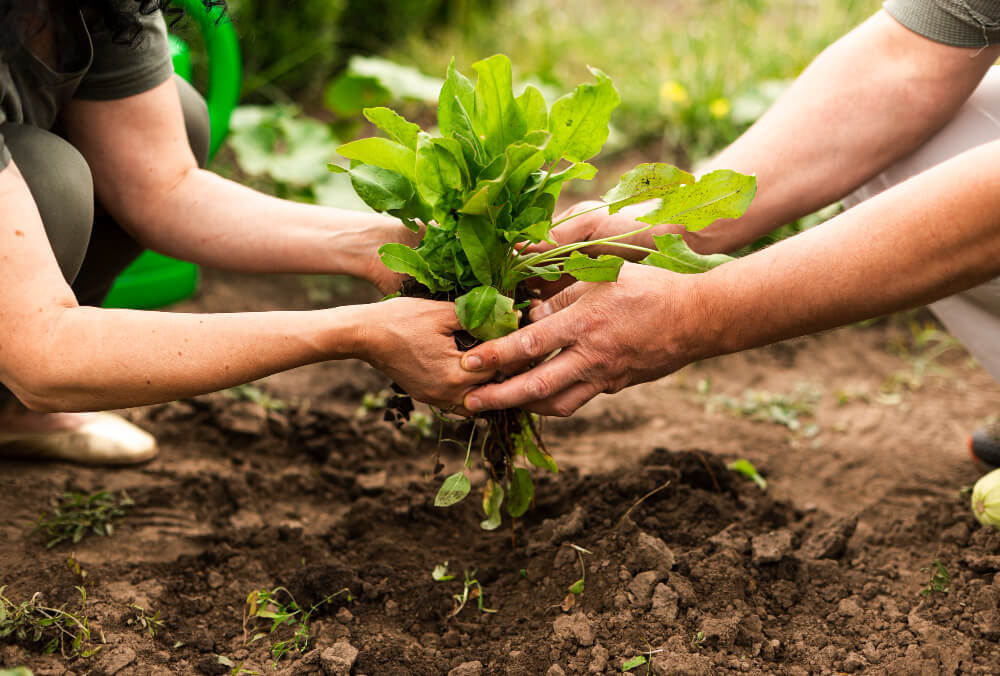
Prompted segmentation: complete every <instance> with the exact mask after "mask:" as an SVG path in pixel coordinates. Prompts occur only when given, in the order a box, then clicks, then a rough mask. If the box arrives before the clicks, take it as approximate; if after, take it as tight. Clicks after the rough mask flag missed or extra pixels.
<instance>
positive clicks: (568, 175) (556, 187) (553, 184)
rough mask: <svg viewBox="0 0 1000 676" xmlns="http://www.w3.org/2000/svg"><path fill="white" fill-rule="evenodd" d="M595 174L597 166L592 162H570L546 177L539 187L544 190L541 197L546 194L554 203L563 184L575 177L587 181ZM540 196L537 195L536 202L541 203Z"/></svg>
mask: <svg viewBox="0 0 1000 676" xmlns="http://www.w3.org/2000/svg"><path fill="white" fill-rule="evenodd" d="M596 175H597V167H595V166H594V165H592V164H587V163H586V162H577V163H576V164H572V165H570V166H569V167H567V168H565V169H563V170H562V171H560V172H558V173H555V174H552V175H551V176H549V177H548V180H546V181H545V185H544V186H542V187H541V189H542V190H543V191H544V194H543V195H542V197H545V196H546V195H548V196H550V197H551V199H552V203H553V205H554V204H555V202H556V200H558V199H559V193H560V192H562V189H563V186H564V184H566V183H568V182H570V181H574V180H576V179H581V180H584V181H589V180H590V179H592V178H594V176H596ZM542 197H539V199H538V200H537V201H536V204H539V205H541V203H542Z"/></svg>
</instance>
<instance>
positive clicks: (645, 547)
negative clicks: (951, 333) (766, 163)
mask: <svg viewBox="0 0 1000 676" xmlns="http://www.w3.org/2000/svg"><path fill="white" fill-rule="evenodd" d="M238 282H239V280H238V278H232V277H229V276H226V277H218V278H215V279H214V283H215V284H216V285H221V287H223V288H224V287H226V285H231V284H236V283H238ZM212 283H213V278H211V277H210V278H209V284H210V288H211V284H212ZM282 284H286V285H287V284H289V281H288V280H287V279H285V280H283V281H282ZM214 298H215V296H213V295H212V294H211V293H209V295H207V297H205V298H203V299H202V300H200V301H198V302H197V303H194V304H189V305H188V306H187V309H189V308H191V307H194V308H196V309H202V310H205V309H208V310H212V309H215V306H214V305H213V303H214V300H213V299H214ZM297 302H298V301H297V300H296V299H295V298H292V299H289V298H287V297H285V298H282V299H281V300H279V301H275V303H276V304H285V305H296V304H297ZM909 335H910V332H909V329H908V328H907V326H906V325H905V323H902V322H892V323H883V324H880V325H878V326H876V327H873V328H868V329H864V330H862V329H857V328H849V329H844V330H842V331H838V332H835V333H833V334H827V335H824V336H819V337H816V338H812V339H808V340H801V341H792V342H789V343H784V344H782V345H781V346H777V347H775V348H773V349H769V350H761V351H757V352H753V353H747V354H743V355H734V356H732V357H727V358H724V359H719V360H714V361H712V362H709V363H706V364H701V365H696V366H694V367H692V368H689V369H687V370H685V371H684V372H682V373H681V374H678V375H677V376H674V377H672V378H669V379H667V380H665V381H662V382H660V383H655V384H651V385H648V386H644V387H640V388H633V389H631V390H628V391H626V392H624V393H622V394H621V395H618V396H616V397H604V398H600V399H598V400H597V401H595V402H594V403H592V404H591V405H589V406H588V407H586V408H585V409H584V410H583V411H581V412H580V414H579V416H577V417H575V418H572V419H568V420H565V421H550V423H549V424H548V426H547V428H546V430H545V433H544V434H545V437H546V440H547V441H548V442H549V443H550V450H551V451H552V452H553V454H554V456H555V458H556V460H557V461H558V462H559V463H560V466H561V467H562V468H563V471H562V472H561V473H560V474H559V475H558V476H555V477H550V476H548V475H546V474H541V473H540V474H539V476H538V479H537V491H536V504H535V506H534V507H533V508H532V509H531V510H529V512H528V513H527V515H526V516H525V518H524V519H522V520H520V521H518V523H517V525H516V528H515V530H514V533H513V536H512V533H511V531H510V530H509V524H508V523H505V525H504V527H503V528H502V529H501V530H499V531H496V532H493V533H487V532H483V531H481V530H480V529H479V527H478V522H479V521H480V520H481V519H482V513H481V510H480V509H479V506H478V502H479V501H478V499H477V498H470V499H467V500H466V501H464V502H463V503H461V504H459V505H458V506H456V507H454V508H450V509H446V510H443V509H438V508H435V507H433V506H432V502H433V498H434V494H435V492H436V491H437V488H438V486H439V484H440V480H441V477H442V476H443V475H444V474H448V473H450V472H451V471H454V468H455V467H456V466H457V465H458V463H459V462H460V458H459V457H457V456H455V455H454V454H453V453H452V452H451V451H447V452H446V453H445V455H444V456H443V457H442V458H441V461H442V463H443V464H444V470H443V472H442V473H441V474H438V475H437V476H433V475H432V474H433V472H434V469H435V463H436V457H435V456H436V453H435V450H434V446H435V445H434V444H433V443H431V442H428V441H421V442H417V441H415V436H416V433H415V432H414V431H413V430H412V429H411V428H403V429H401V430H398V429H396V428H395V427H393V426H392V425H389V424H386V423H383V422H381V420H379V416H378V415H375V414H369V415H367V416H362V417H358V416H357V415H356V414H355V411H356V409H357V407H358V405H359V402H360V400H361V398H362V396H363V395H364V393H366V392H371V391H377V390H378V389H380V388H381V387H384V386H385V382H384V381H383V380H382V379H381V377H380V376H378V374H376V373H374V372H373V371H371V370H370V369H367V367H364V366H363V365H359V364H354V363H343V364H326V365H321V366H317V367H311V368H309V369H300V370H297V371H294V372H290V373H288V374H283V375H281V376H278V377H275V378H272V379H268V380H267V381H265V382H264V383H263V384H261V385H260V387H261V388H263V389H264V390H266V391H268V392H269V393H272V394H273V395H274V396H275V397H278V398H280V399H282V400H284V401H285V402H287V403H288V408H286V409H284V410H277V411H270V412H268V411H265V410H264V409H262V408H261V407H260V406H258V405H256V404H252V403H250V402H246V401H238V400H235V399H233V398H231V397H229V396H227V395H225V394H215V395H209V396H205V397H199V398H197V399H194V400H189V401H183V402H177V403H173V404H168V405H164V406H156V407H150V408H146V409H141V410H136V411H133V412H131V413H130V415H131V416H132V417H133V418H134V419H136V420H137V421H139V422H140V423H141V424H143V425H145V426H146V427H148V428H150V429H151V430H153V431H154V432H155V433H156V434H157V435H158V437H159V439H160V440H161V444H162V447H163V452H162V455H161V457H160V458H158V459H156V460H155V461H153V462H152V463H150V464H149V465H147V466H145V467H141V468H137V469H126V470H96V469H79V468H73V467H70V466H66V465H32V464H28V463H4V464H2V465H0V542H2V547H0V586H3V585H7V586H8V588H7V590H6V592H5V593H6V594H7V595H8V596H9V597H11V598H14V599H26V598H29V597H30V596H31V595H32V594H34V593H35V592H42V594H43V595H44V598H45V599H46V601H47V602H49V603H50V604H56V605H58V604H60V603H68V604H72V603H73V602H74V598H75V595H76V592H75V591H74V586H75V585H78V584H81V583H82V584H84V585H85V586H86V588H87V590H88V596H89V602H88V605H87V612H88V614H89V615H90V617H91V620H92V624H93V628H94V639H95V643H96V644H97V645H100V647H101V649H100V651H99V652H98V653H97V654H96V655H95V656H93V657H91V658H82V657H78V658H73V659H64V658H62V657H59V656H43V655H41V654H40V653H39V651H38V650H37V649H35V648H33V647H31V646H22V645H12V644H7V645H5V646H4V645H0V668H2V667H13V666H17V665H25V666H28V667H30V668H32V669H33V670H34V672H35V673H36V674H68V673H74V674H123V675H128V674H200V673H205V674H213V673H230V672H231V671H233V667H224V666H221V665H220V664H219V658H218V656H219V655H221V656H224V657H225V658H227V659H228V660H231V662H232V664H233V665H240V664H242V666H243V668H244V669H250V670H254V671H258V672H260V673H274V671H273V670H272V667H271V659H270V655H269V654H268V647H269V645H270V643H271V642H272V641H273V639H272V638H271V637H267V638H264V639H261V640H259V641H257V642H254V643H251V644H249V645H247V644H245V639H244V617H243V614H244V605H245V601H246V598H247V595H248V594H250V593H251V592H252V591H254V590H256V589H265V588H266V589H271V588H274V587H278V586H283V587H286V588H287V589H288V590H290V592H291V593H292V594H293V595H294V596H295V598H296V600H297V601H298V602H299V604H300V605H302V606H305V607H308V606H310V605H311V604H314V603H317V602H319V601H321V600H322V599H323V598H325V597H327V596H328V595H330V594H334V593H335V592H337V591H339V590H341V589H345V588H346V589H348V590H350V594H349V595H348V594H347V593H343V594H341V595H340V596H337V597H336V598H334V599H333V600H332V601H331V602H330V603H328V604H325V605H322V606H321V607H319V608H318V609H317V611H316V613H315V615H314V619H313V621H312V623H311V639H312V640H311V643H310V646H309V648H308V650H307V651H306V652H305V653H303V654H299V653H293V654H291V655H289V656H286V657H285V658H284V659H282V660H281V661H280V662H279V663H278V665H277V667H278V670H277V673H286V674H324V673H351V674H367V675H368V676H374V675H382V674H434V675H437V674H447V673H449V672H450V671H452V670H454V672H453V673H454V674H456V675H458V676H468V675H469V674H480V673H481V674H528V675H541V674H548V675H549V676H557V675H558V674H587V673H597V674H613V673H621V664H622V662H623V661H624V660H627V659H630V658H633V657H635V656H637V655H641V654H644V653H645V654H651V657H652V661H653V667H652V670H650V671H649V672H648V673H654V670H655V673H657V674H719V673H736V672H741V673H742V672H746V673H751V674H764V673H773V674H807V673H816V674H833V673H841V672H854V673H876V674H878V673H886V674H945V673H947V674H993V673H996V672H997V665H1000V643H998V640H1000V532H997V531H995V530H992V529H987V528H983V527H980V526H978V524H977V523H976V522H975V520H974V519H973V518H972V515H971V512H970V510H969V509H968V504H967V502H968V497H967V496H966V495H961V494H960V492H959V491H960V489H961V488H962V487H963V486H967V485H969V484H971V483H972V482H973V481H974V480H975V478H976V477H977V476H978V471H977V470H976V468H975V467H973V466H972V464H971V462H969V461H968V460H967V458H964V457H963V453H964V450H963V449H962V438H963V436H964V434H965V432H966V431H967V430H969V429H971V428H972V427H973V426H975V425H976V424H977V423H978V422H981V421H982V420H983V419H985V418H986V417H987V416H989V415H992V414H995V413H998V412H1000V388H997V387H996V386H995V385H994V384H992V383H991V382H990V381H989V379H988V377H987V376H986V375H985V374H984V373H983V372H982V371H981V370H979V369H977V368H975V367H974V366H973V365H970V364H969V363H968V361H967V358H966V357H965V356H963V354H962V353H961V352H959V351H956V352H955V353H953V354H949V355H948V356H947V357H946V358H945V359H944V360H942V361H941V363H940V364H938V366H937V368H938V370H937V371H934V373H936V375H926V377H925V378H923V379H922V380H921V382H920V383H919V384H916V383H911V384H910V387H909V388H908V389H907V388H902V389H900V390H898V391H895V392H891V393H890V394H880V393H879V386H880V385H883V384H884V383H885V382H887V379H889V378H890V376H893V374H896V376H898V375H899V373H901V372H903V371H906V372H910V371H911V370H912V364H911V362H910V361H907V360H906V359H903V358H900V357H899V356H895V355H894V354H890V351H888V350H887V346H888V345H890V344H892V343H893V342H894V341H899V340H902V341H904V342H905V339H906V338H907V336H909ZM926 373H927V374H930V373H931V370H928V371H926ZM704 378H710V379H711V380H712V382H713V387H712V389H713V391H715V392H718V393H724V394H728V395H732V396H738V395H739V394H740V393H741V392H742V390H743V389H744V388H745V387H753V388H756V389H759V390H769V391H775V392H779V391H781V392H788V391H791V390H792V389H793V386H794V384H795V383H798V382H800V381H805V382H810V383H814V384H816V386H817V387H819V388H820V389H821V390H822V391H823V397H822V398H821V402H820V404H819V406H818V408H817V410H816V412H815V417H814V418H813V419H812V420H813V421H814V422H816V423H817V424H818V425H819V429H820V432H819V434H818V435H816V436H808V435H805V434H802V433H800V432H798V433H797V432H790V431H789V430H788V429H787V428H784V427H780V426H777V425H772V424H768V423H766V422H754V421H751V420H748V419H743V418H736V417H732V416H730V415H727V414H725V413H722V412H707V411H706V410H705V402H704V397H703V396H702V395H699V394H698V392H697V388H696V387H695V385H696V383H698V382H699V381H702V380H703V379H704ZM896 379H897V380H898V377H897V378H896ZM837 390H844V391H845V392H851V393H857V392H862V391H867V392H868V393H869V395H870V396H869V397H868V399H867V400H866V399H865V398H864V397H862V396H861V395H857V396H854V395H852V396H849V397H847V401H846V402H844V397H841V396H837V395H836V394H835V393H836V391H837ZM737 457H747V458H750V459H751V460H753V461H754V462H755V463H756V464H757V466H758V467H759V468H760V469H761V470H762V471H763V473H764V474H765V475H766V476H767V477H768V479H769V481H770V487H769V489H768V491H767V492H762V491H761V490H759V489H758V488H757V487H756V486H755V485H754V484H752V483H750V482H748V481H745V480H744V479H742V477H740V476H739V475H736V474H734V473H732V472H730V471H728V470H727V469H726V467H725V463H726V462H727V461H730V460H732V459H735V458H737ZM482 479H483V477H482V475H481V474H480V475H479V476H474V477H473V484H474V493H473V496H476V494H477V493H476V490H477V489H478V487H479V486H481V483H482ZM98 489H109V490H112V491H119V490H123V489H124V490H127V491H128V493H129V495H130V496H131V497H132V498H133V499H134V500H135V502H136V506H135V507H134V508H133V509H132V511H131V512H130V514H129V515H128V516H126V517H125V518H124V519H122V520H121V521H120V522H119V524H118V527H117V529H116V531H115V534H114V535H113V536H112V537H108V538H104V537H89V538H86V539H85V540H84V541H83V542H81V543H79V544H78V545H75V546H73V545H60V546H57V547H55V548H54V549H52V550H46V549H45V548H44V541H43V540H41V539H39V538H38V537H37V536H36V537H29V536H28V531H29V530H30V524H31V522H32V521H33V519H34V518H35V517H36V516H37V515H38V514H39V513H41V512H42V511H44V510H45V509H47V507H48V506H49V504H50V501H51V500H52V499H53V498H54V497H56V496H58V495H59V494H60V493H62V492H63V491H66V490H74V491H84V492H90V491H95V490H98ZM657 489H659V490H657ZM650 493H652V495H649V494H650ZM646 495H649V497H647V498H646V499H645V500H643V501H641V502H639V501H640V498H642V497H643V496H646ZM637 502H639V504H638V505H637V504H636V503H637ZM633 506H634V507H633ZM630 509H631V511H629V510H630ZM505 520H507V521H509V519H508V518H507V517H506V515H505ZM512 537H513V544H512ZM571 545H576V546H578V547H581V548H585V549H586V550H588V551H589V552H590V553H589V554H578V552H577V550H576V549H574V548H573V547H571ZM70 556H72V558H73V559H74V560H75V561H77V562H78V563H79V564H80V565H81V566H82V568H83V570H84V571H85V572H86V577H85V578H83V579H81V577H80V576H79V574H78V573H77V572H75V571H74V570H73V569H72V568H71V567H69V566H67V565H66V561H67V558H69V557H70ZM581 559H582V561H583V565H584V566H585V571H586V578H585V585H584V591H583V593H582V594H580V595H578V596H574V595H572V594H569V592H568V588H569V587H570V586H571V585H572V584H573V583H574V582H575V581H576V580H578V579H579V578H580V575H581V573H580V565H581V564H580V561H581ZM934 561H940V562H941V564H942V565H943V566H944V568H945V569H946V570H947V572H948V573H949V575H950V577H951V579H950V581H949V582H947V583H946V584H943V585H940V586H941V587H947V591H943V590H941V591H929V592H928V593H926V594H925V593H922V592H923V590H924V589H925V588H927V587H928V582H929V580H930V578H931V575H932V572H933V562H934ZM445 562H448V567H449V570H450V571H451V572H452V573H454V574H455V575H456V577H455V579H453V580H450V581H445V582H435V581H434V580H433V579H432V577H431V571H432V570H433V569H434V568H435V566H437V565H439V564H443V563H445ZM473 569H474V570H475V577H476V579H477V580H478V581H479V582H480V583H481V585H482V590H483V594H484V597H483V601H484V606H485V607H486V608H488V609H491V610H495V611H496V612H494V613H486V612H480V611H479V610H478V609H477V604H476V600H475V599H470V600H469V602H468V603H467V605H466V607H465V608H464V609H463V610H462V611H461V612H459V613H457V614H455V615H454V616H452V615H453V613H454V610H455V607H456V604H455V601H454V599H453V596H454V595H456V594H459V593H461V592H462V589H463V583H462V579H463V571H466V570H468V571H470V572H471V571H472V570H473ZM348 596H350V600H348ZM131 603H136V604H138V605H140V606H142V607H144V608H146V609H148V610H149V611H150V612H152V611H159V612H160V616H161V618H162V620H163V622H164V627H163V628H162V629H161V630H160V631H158V632H157V634H156V636H155V638H150V637H149V636H148V634H145V633H143V632H141V631H140V630H137V629H136V628H135V627H134V626H130V625H129V624H128V620H129V619H130V618H131V617H132V616H133V614H134V611H133V609H131V608H130V605H129V604H131ZM290 635H291V631H290V630H288V629H283V630H281V631H279V632H278V633H276V634H275V635H274V637H275V639H277V638H288V637H289V636H290ZM251 636H252V634H251ZM102 638H103V641H104V643H103V644H102V642H101V639H102ZM355 650H356V651H357V653H356V655H354V651H355ZM352 660H353V661H352ZM470 663H471V664H470ZM475 663H478V665H477V664H475ZM463 665H464V666H463ZM646 669H647V667H646V666H641V667H639V668H637V669H635V670H634V671H633V673H638V674H644V673H647V671H646ZM244 673H246V672H244Z"/></svg>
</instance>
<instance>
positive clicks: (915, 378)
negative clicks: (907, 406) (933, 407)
mask: <svg viewBox="0 0 1000 676" xmlns="http://www.w3.org/2000/svg"><path fill="white" fill-rule="evenodd" d="M958 349H962V345H961V343H959V342H958V340H957V339H955V338H954V337H953V336H952V335H951V334H949V333H947V332H946V331H942V330H941V329H940V328H938V326H937V325H936V324H935V323H934V322H924V323H923V324H921V323H919V322H917V321H915V320H911V321H910V323H909V335H908V336H907V337H906V338H905V339H901V340H895V341H893V342H892V343H891V344H890V345H889V351H890V352H892V353H893V354H895V355H896V356H898V357H899V358H901V359H903V360H905V361H906V362H907V363H908V367H907V368H905V369H900V370H898V371H895V372H894V373H893V374H892V375H891V376H889V377H888V378H887V379H886V380H885V382H883V383H882V386H881V387H880V390H881V391H882V392H883V393H885V394H894V393H899V392H900V391H902V390H919V389H920V388H921V387H923V385H924V382H925V380H926V379H927V378H928V377H931V376H939V377H944V376H947V375H948V374H949V371H948V369H946V368H944V367H943V366H941V365H940V364H939V363H938V360H939V359H940V358H941V357H942V356H943V355H944V354H945V353H946V352H950V351H951V350H958Z"/></svg>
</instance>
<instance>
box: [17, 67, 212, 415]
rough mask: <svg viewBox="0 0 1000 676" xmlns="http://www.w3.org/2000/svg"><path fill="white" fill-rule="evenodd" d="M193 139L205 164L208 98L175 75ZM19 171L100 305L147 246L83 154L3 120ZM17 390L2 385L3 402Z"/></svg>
mask: <svg viewBox="0 0 1000 676" xmlns="http://www.w3.org/2000/svg"><path fill="white" fill-rule="evenodd" d="M174 79H175V81H176V82H177V89H178V91H179V92H180V99H181V107H182V108H183V110H184V124H185V125H186V127H187V135H188V142H189V143H190V144H191V150H192V151H194V156H195V158H196V159H197V160H198V166H200V167H204V166H205V163H206V162H207V160H208V145H209V123H208V108H207V106H206V105H205V101H204V99H202V97H201V95H200V94H198V92H197V91H195V89H194V88H193V87H192V86H191V85H189V84H188V83H187V82H185V81H184V80H182V79H181V78H179V77H176V76H175V78H174ZM0 135H2V136H3V139H4V142H5V143H6V145H7V148H8V149H9V150H10V154H11V156H12V157H13V158H14V163H15V164H16V165H17V168H18V171H20V172H21V175H22V176H23V177H24V181H25V183H27V184H28V188H29V189H30V190H31V196H32V197H33V198H34V200H35V203H36V204H37V206H38V211H39V213H40V214H41V217H42V224H43V225H44V226H45V234H46V235H48V238H49V243H50V244H51V245H52V251H53V253H54V254H55V256H56V260H57V261H58V262H59V268H60V269H61V270H62V273H63V276H64V277H65V278H66V281H67V282H69V283H70V284H71V285H72V287H73V292H74V293H75V294H76V298H77V300H78V301H79V303H80V304H81V305H100V304H101V303H102V302H103V301H104V297H105V296H106V295H107V294H108V291H109V290H110V289H111V285H112V283H113V282H114V280H115V278H116V277H117V276H118V275H119V274H120V273H121V272H122V270H124V269H125V268H126V267H128V265H129V264H130V263H131V262H132V261H134V260H135V259H136V257H138V255H139V254H140V253H142V251H143V248H142V247H141V246H139V244H138V243H137V242H136V241H135V240H134V239H132V237H131V236H130V235H129V234H128V233H126V232H125V231H124V230H123V229H122V228H121V227H119V226H118V224H117V223H115V221H114V220H113V219H112V218H111V217H110V216H109V215H108V213H107V211H105V209H104V208H103V207H102V206H101V204H100V203H99V202H96V201H95V198H94V181H93V177H92V176H91V173H90V167H89V166H87V162H86V160H84V159H83V155H81V154H80V152H79V151H78V150H77V149H76V148H74V147H73V146H72V145H71V144H70V143H69V142H68V141H67V140H66V139H64V138H62V137H61V136H58V135H57V134H55V133H53V132H50V131H46V130H44V129H39V128H38V127H32V126H29V125H21V124H4V125H0ZM12 396H13V395H12V394H11V393H10V391H9V390H7V388H5V387H3V385H0V404H4V403H6V402H7V401H9V399H10V398H11V397H12Z"/></svg>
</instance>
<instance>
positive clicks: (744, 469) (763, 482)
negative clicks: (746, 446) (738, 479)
mask: <svg viewBox="0 0 1000 676" xmlns="http://www.w3.org/2000/svg"><path fill="white" fill-rule="evenodd" d="M726 467H727V468H728V469H731V470H732V471H734V472H738V473H740V474H742V475H743V476H745V477H746V478H747V479H750V480H751V481H753V482H754V483H755V484H757V486H759V487H760V490H762V491H766V490H767V479H765V478H764V477H762V476H761V475H760V472H758V471H757V468H756V467H754V465H753V463H752V462H750V461H749V460H747V459H746V458H740V459H739V460H734V461H733V462H731V463H729V464H728V465H726Z"/></svg>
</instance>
